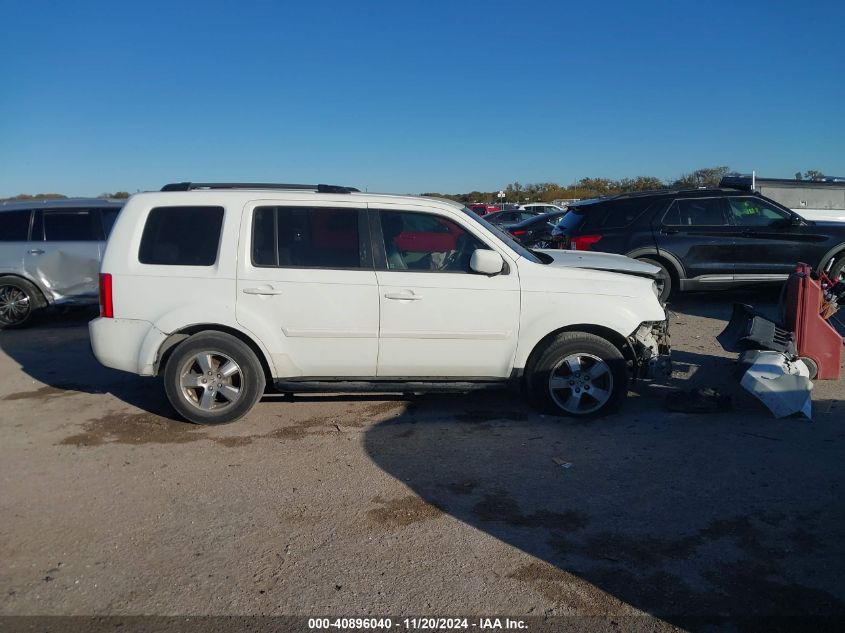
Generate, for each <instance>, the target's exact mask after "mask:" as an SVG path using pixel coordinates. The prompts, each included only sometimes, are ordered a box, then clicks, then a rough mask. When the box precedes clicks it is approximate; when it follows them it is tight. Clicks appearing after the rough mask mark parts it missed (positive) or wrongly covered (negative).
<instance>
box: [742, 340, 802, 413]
mask: <svg viewBox="0 0 845 633" xmlns="http://www.w3.org/2000/svg"><path fill="white" fill-rule="evenodd" d="M743 360H745V361H747V362H750V363H751V367H749V368H748V370H747V371H746V372H745V374H743V376H742V380H741V381H740V384H741V385H742V386H743V388H744V389H745V390H746V391H748V392H749V393H751V395H753V396H754V397H756V398H757V399H758V400H760V401H761V402H762V403H763V404H765V405H766V406H767V407H768V408H769V410H770V411H771V412H772V413H773V414H774V416H775V417H776V418H784V417H787V416H789V415H793V414H795V413H802V414H804V416H805V417H806V418H807V419H808V420H812V419H813V401H812V397H811V396H812V392H813V383H812V382H811V381H810V370H809V369H808V368H807V365H805V364H804V362H803V361H801V360H797V359H796V360H789V357H787V356H786V355H785V354H782V353H781V352H769V351H753V352H746V353H745V354H743V355H742V356H741V357H740V361H743Z"/></svg>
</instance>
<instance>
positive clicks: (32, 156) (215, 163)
mask: <svg viewBox="0 0 845 633" xmlns="http://www.w3.org/2000/svg"><path fill="white" fill-rule="evenodd" d="M0 24H2V25H3V34H2V37H0V196H8V195H13V194H17V193H22V192H26V193H36V192H46V191H57V192H62V193H66V194H69V195H97V194H99V193H101V192H104V191H115V190H128V191H135V190H138V189H140V190H145V189H157V188H159V187H160V186H161V185H162V184H164V183H166V182H171V181H179V180H197V181H201V180H253V181H255V180H258V181H276V182H300V181H306V182H314V181H317V182H333V183H339V184H350V185H356V186H359V187H361V188H364V187H366V188H369V189H370V190H379V191H395V192H412V193H418V192H423V191H441V192H462V191H469V190H472V189H482V190H491V189H495V188H499V187H504V186H505V185H506V184H507V183H509V182H512V181H514V180H519V181H520V182H523V183H526V182H540V181H554V182H561V183H569V182H572V181H574V180H575V179H578V178H581V177H584V176H605V177H611V178H619V177H625V176H637V175H655V176H658V177H662V178H673V177H676V176H677V175H679V174H680V173H681V172H684V171H690V170H693V169H696V168H698V167H704V166H713V165H722V164H725V165H729V166H731V167H732V168H733V169H736V170H738V171H750V170H751V169H756V170H757V172H758V174H762V175H764V176H786V177H791V176H792V175H793V174H794V173H795V172H796V171H798V170H806V169H818V170H821V171H823V172H825V173H827V174H830V175H843V176H845V81H843V77H845V36H844V35H843V25H844V24H845V2H842V0H838V1H835V2H834V1H814V0H807V1H804V2H800V3H798V2H784V1H779V0H772V1H754V2H751V1H746V2H743V1H742V0H734V1H727V2H726V1H707V2H704V1H701V0H674V1H670V0H664V1H648V0H643V1H642V2H614V1H605V2H553V1H547V2H531V1H527V0H525V1H521V2H495V1H489V0H488V1H485V2H481V1H479V2H469V1H467V2H462V1H460V0H453V1H451V2H439V1H435V0H425V1H421V2H404V1H399V0H393V1H389V2H366V1H364V0H360V1H357V2H355V1H353V2H349V1H346V2H319V1H317V0H310V1H305V0H299V1H297V2H284V1H281V0H280V1H278V2H251V1H249V0H241V1H239V2H236V1H232V2H215V1H212V0H204V1H203V2H187V1H185V2H154V1H148V0H144V1H135V2H129V1H127V2H115V1H114V0H112V1H110V2H85V1H84V0H80V2H60V1H58V0H56V1H53V2H46V1H41V0H0Z"/></svg>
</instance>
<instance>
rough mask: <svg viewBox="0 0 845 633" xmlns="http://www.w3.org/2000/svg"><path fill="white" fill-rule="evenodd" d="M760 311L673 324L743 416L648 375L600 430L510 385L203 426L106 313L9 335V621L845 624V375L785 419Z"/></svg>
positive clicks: (1, 605)
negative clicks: (177, 409)
mask: <svg viewBox="0 0 845 633" xmlns="http://www.w3.org/2000/svg"><path fill="white" fill-rule="evenodd" d="M737 299H742V300H749V297H747V296H746V295H744V294H730V293H729V294H721V295H718V294H712V295H693V296H688V297H684V298H683V299H682V300H680V301H678V302H676V304H675V305H674V306H673V312H672V328H673V344H674V347H675V360H676V362H677V368H678V371H676V375H675V381H674V383H673V384H674V386H675V387H681V388H689V387H699V386H714V387H717V388H719V389H721V390H722V391H723V392H724V393H728V394H730V395H731V396H732V398H733V410H732V411H731V412H729V413H722V414H712V415H694V414H683V413H670V412H667V411H666V410H665V409H664V406H663V399H664V397H665V394H666V393H667V387H665V386H659V385H647V384H645V383H640V384H639V385H635V388H634V391H632V393H631V397H630V398H629V400H628V402H627V403H626V405H625V407H624V408H623V410H622V411H621V412H620V413H618V414H615V415H613V416H610V417H606V418H603V419H600V420H596V421H592V422H589V423H586V422H568V421H561V420H559V419H555V418H551V417H546V416H542V415H539V414H538V413H536V412H535V411H533V410H532V409H530V408H529V407H528V406H527V405H526V404H525V403H524V402H523V401H522V400H521V399H519V397H517V396H514V395H511V394H509V393H506V392H502V393H493V394H490V393H485V394H473V395H436V396H433V395H432V396H417V397H413V398H412V399H405V398H402V397H392V396H379V395H374V396H369V395H368V396H360V395H354V396H346V395H327V396H301V397H296V398H295V399H294V400H293V401H292V402H286V401H283V400H282V399H280V398H278V397H273V396H268V397H265V399H264V400H263V401H262V402H261V403H260V404H259V405H258V407H257V408H256V409H255V410H254V411H253V412H252V413H251V414H250V415H249V416H248V417H247V418H245V419H244V420H242V421H240V422H238V423H235V424H232V425H227V426H223V427H215V428H204V427H198V426H193V425H190V424H186V423H183V422H179V421H177V420H175V419H174V418H173V414H172V411H171V410H170V408H169V406H168V404H167V402H166V400H165V399H164V395H163V390H162V386H161V384H160V382H159V381H158V380H156V379H141V378H138V377H136V376H132V375H129V374H122V373H120V372H116V371H112V370H109V369H106V368H103V367H101V366H99V365H98V364H97V362H96V361H95V360H94V358H93V357H92V356H91V353H90V351H89V347H88V334H87V327H86V319H87V318H88V316H89V315H88V314H84V313H82V314H81V313H72V314H68V315H64V316H55V315H54V316H52V317H50V318H42V319H41V320H40V321H39V322H38V323H37V324H36V326H35V327H32V328H30V329H26V330H19V331H6V332H0V349H2V352H0V375H2V377H3V380H2V383H0V482H2V483H0V486H2V490H1V491H0V493H1V494H0V519H2V520H0V537H1V538H0V561H2V565H0V615H5V616H8V615H34V614H38V615H92V614H96V615H108V614H119V615H132V614H138V615H224V614H229V615H278V614H288V615H291V614H298V615H319V614H333V615H346V616H351V615H367V614H370V615H394V616H397V615H406V614H416V615H439V616H448V615H454V614H467V615H485V614H505V615H512V616H526V615H528V616H560V615H581V616H586V615H591V616H602V617H605V618H607V617H609V618H611V620H612V619H614V618H615V619H619V618H624V617H625V616H628V615H638V614H648V615H649V616H652V618H654V619H653V620H649V621H650V622H651V623H652V624H653V625H654V627H655V628H661V627H665V628H671V627H673V626H680V627H684V626H685V624H684V622H685V619H684V618H686V617H688V616H708V617H712V616H734V617H735V616H780V615H808V614H815V615H819V614H821V615H837V616H842V615H845V584H843V582H842V577H843V575H845V504H843V503H842V483H843V479H845V469H843V462H842V455H843V449H845V429H844V428H843V420H845V415H843V413H845V380H840V381H837V382H831V381H826V382H817V383H816V384H815V390H814V420H813V421H812V422H809V421H806V420H803V419H795V418H791V419H784V420H775V419H773V418H772V417H771V416H770V415H769V414H768V413H767V411H766V410H765V409H764V408H763V407H762V405H760V404H759V403H758V402H756V401H755V400H754V399H752V398H751V397H750V396H747V395H746V394H744V392H742V390H741V388H740V387H739V386H738V384H737V383H736V382H735V380H734V378H733V377H732V376H731V371H732V365H733V361H732V359H731V357H730V355H728V354H725V353H724V352H722V351H721V349H720V348H719V347H718V345H717V343H716V342H715V338H714V337H715V335H716V334H717V333H718V332H719V331H720V330H721V328H722V327H723V325H724V320H725V318H727V316H728V315H729V313H730V306H731V302H732V301H734V300H737ZM751 300H753V301H754V302H756V303H758V304H764V303H765V304H767V305H768V307H769V308H771V307H772V303H773V300H774V298H773V297H772V296H771V294H761V295H759V296H753V297H751ZM561 461H564V462H569V463H571V464H572V466H571V467H570V468H564V467H563V466H561V465H559V462H561Z"/></svg>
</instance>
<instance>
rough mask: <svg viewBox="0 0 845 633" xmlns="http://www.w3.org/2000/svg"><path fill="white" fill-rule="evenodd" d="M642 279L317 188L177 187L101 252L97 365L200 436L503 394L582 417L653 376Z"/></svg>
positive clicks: (117, 229) (654, 340)
mask: <svg viewBox="0 0 845 633" xmlns="http://www.w3.org/2000/svg"><path fill="white" fill-rule="evenodd" d="M658 272H659V271H658V269H657V268H655V267H653V266H650V265H648V264H644V263H642V262H637V261H635V260H631V259H628V258H626V257H622V256H618V255H607V254H602V253H579V252H573V251H530V250H527V249H526V248H524V247H523V246H521V245H520V244H518V243H517V242H515V241H514V240H513V239H512V238H511V237H509V236H508V235H507V234H505V233H503V232H502V231H500V230H499V229H497V228H496V227H494V226H493V225H491V224H488V223H487V222H485V221H484V220H483V219H482V218H480V217H478V216H477V215H475V214H474V213H472V212H470V211H468V210H466V209H464V208H463V207H461V205H459V204H456V203H453V202H450V201H446V200H437V199H431V198H419V197H412V196H393V195H380V194H368V193H360V192H359V191H358V190H356V189H353V188H349V187H338V186H329V185H315V186H307V185H270V184H228V183H217V184H215V183H177V184H174V185H167V186H166V187H164V189H163V190H162V191H161V192H152V193H141V194H137V195H134V196H132V198H131V199H130V200H129V202H128V203H127V205H126V206H125V208H124V209H123V211H122V213H121V215H120V217H119V219H118V221H117V223H116V224H115V226H114V229H113V231H112V233H111V237H110V239H109V242H108V246H107V248H106V252H105V256H104V259H103V264H102V273H101V275H100V302H101V315H100V317H99V318H97V319H95V320H94V321H92V322H91V324H90V332H91V343H92V347H93V350H94V354H95V355H96V357H97V359H98V360H99V361H100V362H101V363H103V364H104V365H106V366H108V367H113V368H116V369H121V370H124V371H128V372H132V373H136V374H139V375H142V376H153V375H163V377H164V384H165V389H166V391H167V395H168V397H169V399H170V402H171V403H172V404H173V406H174V408H175V409H176V410H177V411H178V412H179V413H180V414H181V415H182V416H184V417H185V418H186V419H188V420H191V421H193V422H198V423H203V424H217V423H223V422H230V421H232V420H236V419H238V418H240V417H242V416H243V415H245V414H246V413H247V412H248V411H249V410H250V409H251V408H252V407H253V405H255V403H256V402H258V400H259V399H260V398H261V396H262V394H263V393H264V389H265V386H266V385H267V384H272V385H273V386H275V388H276V389H277V390H280V391H282V392H286V393H300V392H309V391H311V392H315V391H317V392H328V391H340V392H351V391H363V390H367V391H374V392H390V391H398V392H422V391H434V390H440V391H446V390H448V391H468V390H472V389H487V388H496V387H504V386H508V385H517V386H519V387H520V388H522V389H524V390H525V391H526V392H527V393H528V395H529V397H530V398H531V400H532V401H533V402H534V403H535V404H536V405H537V406H539V407H541V408H543V409H545V410H547V411H550V412H553V413H558V414H563V415H569V416H576V417H583V416H593V415H597V414H601V413H605V412H607V411H609V410H611V409H613V408H614V407H615V406H617V405H618V404H620V402H621V401H622V400H623V399H624V398H625V396H626V395H627V391H628V381H629V379H630V378H631V377H632V376H641V377H648V376H650V375H653V374H655V373H660V374H664V375H665V374H666V373H667V372H668V368H669V361H668V353H669V346H668V334H667V332H666V314H665V311H664V309H663V307H662V306H661V305H660V303H659V302H658V299H657V294H656V291H655V283H654V279H655V277H656V275H657V273H658Z"/></svg>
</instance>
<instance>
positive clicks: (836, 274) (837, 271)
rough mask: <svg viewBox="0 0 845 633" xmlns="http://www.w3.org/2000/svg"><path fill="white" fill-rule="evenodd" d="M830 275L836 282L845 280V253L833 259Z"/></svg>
mask: <svg viewBox="0 0 845 633" xmlns="http://www.w3.org/2000/svg"><path fill="white" fill-rule="evenodd" d="M828 277H830V280H831V281H833V282H834V283H835V282H837V281H845V255H843V256H841V257H838V258H837V259H835V260H833V264H831V266H830V271H829V273H828Z"/></svg>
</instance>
